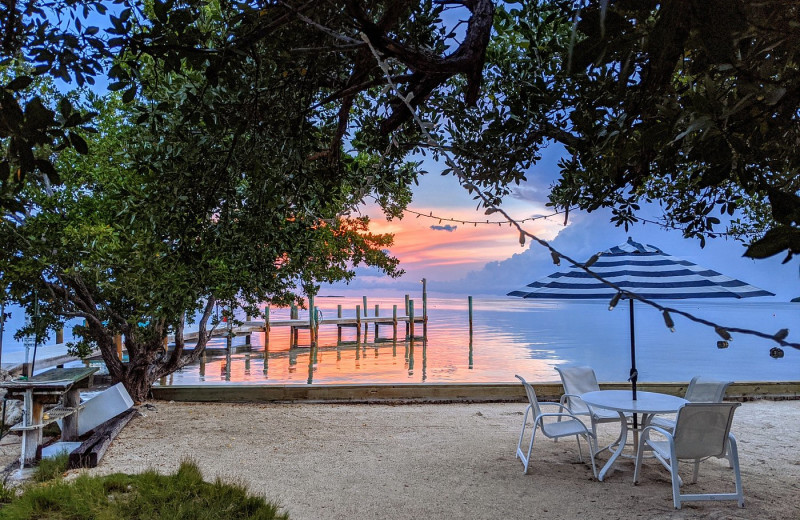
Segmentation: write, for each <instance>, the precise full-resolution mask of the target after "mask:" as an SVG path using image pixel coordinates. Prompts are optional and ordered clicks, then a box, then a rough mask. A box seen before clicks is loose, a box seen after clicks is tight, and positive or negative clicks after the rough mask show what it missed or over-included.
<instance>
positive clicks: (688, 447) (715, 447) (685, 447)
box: [673, 403, 741, 459]
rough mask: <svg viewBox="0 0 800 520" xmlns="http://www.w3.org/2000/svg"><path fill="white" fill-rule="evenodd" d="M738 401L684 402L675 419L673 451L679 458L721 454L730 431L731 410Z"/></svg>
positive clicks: (697, 457) (696, 457)
mask: <svg viewBox="0 0 800 520" xmlns="http://www.w3.org/2000/svg"><path fill="white" fill-rule="evenodd" d="M739 406H741V403H686V404H684V405H683V406H681V407H680V408H679V409H678V416H677V418H676V419H675V430H674V433H673V436H674V438H675V453H676V455H677V457H678V458H679V459H701V458H705V457H721V456H722V455H723V454H724V453H725V445H726V442H727V440H728V434H729V433H730V431H731V422H732V421H733V412H735V411H736V408H738V407H739Z"/></svg>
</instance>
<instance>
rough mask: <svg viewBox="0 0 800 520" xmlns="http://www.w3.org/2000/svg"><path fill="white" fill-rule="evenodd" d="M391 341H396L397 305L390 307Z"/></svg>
mask: <svg viewBox="0 0 800 520" xmlns="http://www.w3.org/2000/svg"><path fill="white" fill-rule="evenodd" d="M392 340H393V341H397V305H392Z"/></svg>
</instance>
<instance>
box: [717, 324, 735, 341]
mask: <svg viewBox="0 0 800 520" xmlns="http://www.w3.org/2000/svg"><path fill="white" fill-rule="evenodd" d="M714 332H716V333H717V334H719V336H720V337H721V338H722V339H724V340H725V341H731V339H733V338H731V333H730V332H728V331H727V330H725V329H723V328H722V327H719V326H717V327H714Z"/></svg>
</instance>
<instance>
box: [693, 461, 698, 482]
mask: <svg viewBox="0 0 800 520" xmlns="http://www.w3.org/2000/svg"><path fill="white" fill-rule="evenodd" d="M699 473H700V461H699V460H696V461H694V470H693V471H692V484H697V475H698V474H699Z"/></svg>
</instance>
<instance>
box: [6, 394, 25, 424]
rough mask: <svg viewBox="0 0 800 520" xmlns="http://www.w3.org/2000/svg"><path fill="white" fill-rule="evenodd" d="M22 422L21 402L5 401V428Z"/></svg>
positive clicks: (14, 400)
mask: <svg viewBox="0 0 800 520" xmlns="http://www.w3.org/2000/svg"><path fill="white" fill-rule="evenodd" d="M21 420H22V401H17V400H16V399H9V400H7V401H6V416H5V425H6V428H8V427H9V426H13V425H15V424H17V423H18V422H20V421H21Z"/></svg>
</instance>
